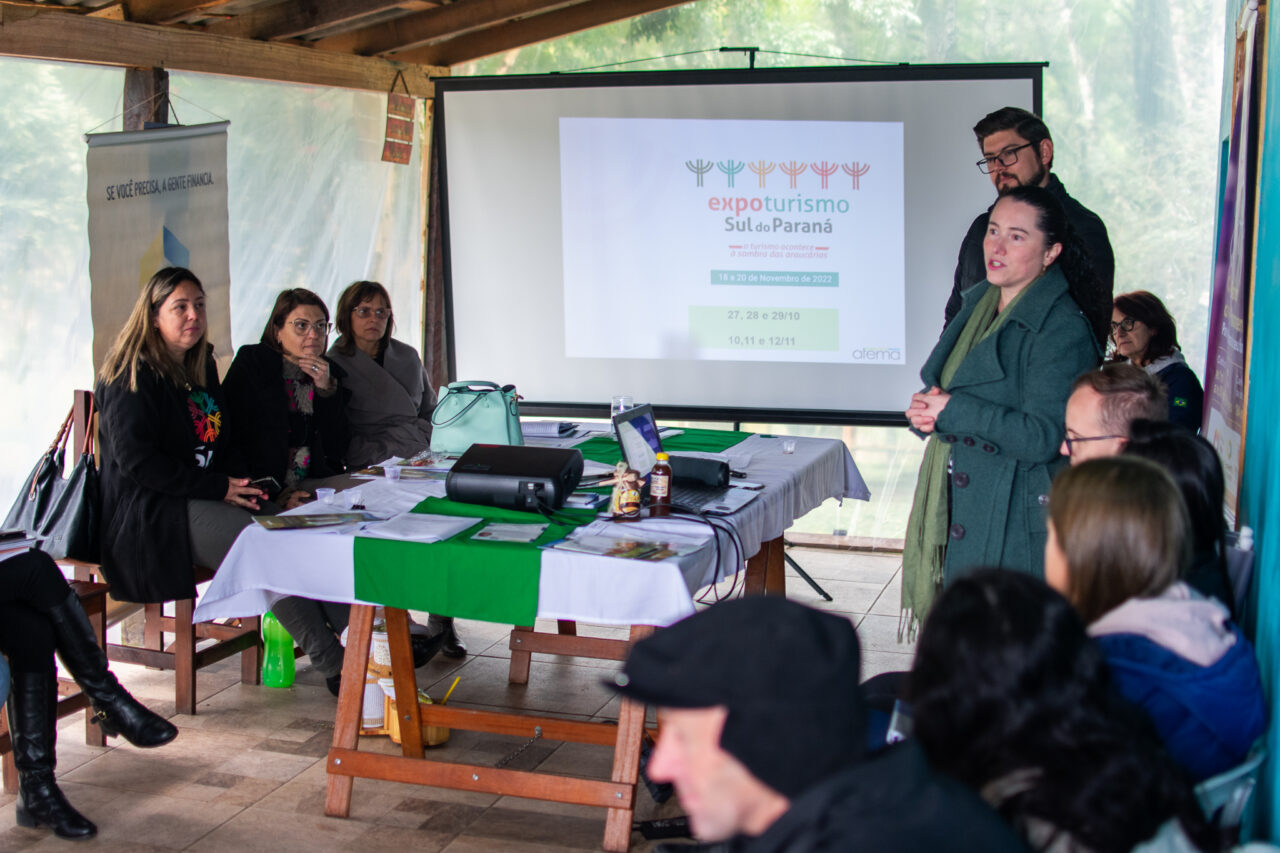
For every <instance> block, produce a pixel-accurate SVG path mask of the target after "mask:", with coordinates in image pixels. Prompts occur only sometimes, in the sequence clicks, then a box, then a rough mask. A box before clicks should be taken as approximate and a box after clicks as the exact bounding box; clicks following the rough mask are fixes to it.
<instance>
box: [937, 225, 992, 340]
mask: <svg viewBox="0 0 1280 853" xmlns="http://www.w3.org/2000/svg"><path fill="white" fill-rule="evenodd" d="M989 214H990V211H985V212H983V213H982V214H980V215H979V216H978V217H977V218H976V219H974V220H973V222H972V223H970V224H969V230H968V231H966V232H965V235H964V240H963V241H962V242H961V243H960V255H959V256H958V257H957V258H956V273H955V278H954V281H953V283H952V287H951V298H949V299H948V300H947V308H946V311H945V312H944V319H943V323H942V328H944V329H945V328H946V327H947V326H949V325H951V321H952V320H954V319H955V318H956V314H958V313H960V305H961V294H963V293H964V292H965V291H966V290H968V289H969V288H971V287H973V286H974V285H975V284H977V283H978V282H980V281H983V280H984V279H986V277H987V271H986V259H985V258H984V257H983V254H982V239H983V237H985V236H986V233H987V216H988V215H989Z"/></svg>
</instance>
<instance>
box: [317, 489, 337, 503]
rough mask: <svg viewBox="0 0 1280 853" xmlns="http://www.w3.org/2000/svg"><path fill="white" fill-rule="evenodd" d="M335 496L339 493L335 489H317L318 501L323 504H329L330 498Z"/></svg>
mask: <svg viewBox="0 0 1280 853" xmlns="http://www.w3.org/2000/svg"><path fill="white" fill-rule="evenodd" d="M335 494H337V493H336V492H335V491H334V490H333V489H324V488H320V489H316V500H318V501H320V502H322V503H328V502H329V498H331V497H333V496H334V495H335Z"/></svg>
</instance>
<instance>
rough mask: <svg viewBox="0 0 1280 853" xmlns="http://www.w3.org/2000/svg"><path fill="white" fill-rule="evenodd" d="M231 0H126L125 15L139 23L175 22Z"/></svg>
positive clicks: (223, 4)
mask: <svg viewBox="0 0 1280 853" xmlns="http://www.w3.org/2000/svg"><path fill="white" fill-rule="evenodd" d="M229 2H231V0H126V2H125V4H124V5H125V9H126V10H128V14H127V16H126V17H128V19H129V20H130V21H134V22H136V23H139V24H176V23H177V22H179V21H182V20H185V19H187V18H190V17H191V16H192V15H194V14H196V13H198V12H205V11H207V10H209V9H213V8H215V7H217V6H225V5H226V4H227V3H229Z"/></svg>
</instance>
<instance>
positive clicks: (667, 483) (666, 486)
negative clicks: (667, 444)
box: [649, 453, 671, 517]
mask: <svg viewBox="0 0 1280 853" xmlns="http://www.w3.org/2000/svg"><path fill="white" fill-rule="evenodd" d="M667 459H668V457H667V454H665V453H659V454H658V461H657V462H655V463H654V465H653V470H651V471H650V472H649V515H651V516H655V517H656V516H663V515H671V463H670V462H669V461H667Z"/></svg>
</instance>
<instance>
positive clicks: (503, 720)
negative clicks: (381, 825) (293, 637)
mask: <svg viewBox="0 0 1280 853" xmlns="http://www.w3.org/2000/svg"><path fill="white" fill-rule="evenodd" d="M782 555H783V543H782V537H781V536H779V537H777V538H776V539H772V540H770V541H768V542H766V543H765V544H764V546H763V547H762V548H761V549H760V552H759V553H757V554H756V555H755V556H754V557H752V558H751V559H750V560H748V561H747V568H746V573H745V574H746V577H745V584H746V591H747V593H748V594H756V595H759V594H768V595H785V594H786V579H785V576H784V574H783V568H784V562H783V556H782ZM375 610H376V608H375V607H374V606H372V605H368V604H356V605H352V607H351V620H350V623H349V624H348V627H347V653H346V657H345V660H344V662H343V666H342V687H341V689H340V691H339V694H338V710H337V716H336V717H335V719H334V731H333V746H332V748H330V750H329V756H328V759H327V767H326V770H327V772H328V783H327V788H326V791H325V801H324V811H325V814H327V815H330V816H333V817H347V816H348V814H349V813H350V810H351V791H352V785H353V783H354V781H355V779H356V778H364V779H385V780H389V781H392V782H408V783H412V784H416V785H434V786H438V787H444V788H453V789H455V790H460V791H476V792H480V793H485V794H496V795H498V796H515V797H527V798H530V799H537V800H552V801H555V802H561V803H574V804H577V805H584V806H599V807H601V808H604V809H607V810H608V813H607V817H606V818H605V829H604V843H603V847H604V849H605V850H610V851H626V850H628V849H629V848H630V845H631V825H632V818H633V815H634V813H635V802H636V791H637V789H638V787H639V778H640V745H641V741H642V740H643V738H644V715H645V708H644V706H643V705H641V704H639V703H637V702H633V701H631V700H629V699H625V698H624V699H623V700H622V706H621V710H620V711H619V713H618V722H617V725H614V724H612V723H599V722H581V721H574V720H564V719H560V718H556V717H545V716H538V715H534V714H512V713H502V712H494V711H478V710H470V709H466V708H450V707H447V706H443V705H427V706H420V705H419V704H418V703H417V702H403V701H401V702H397V703H396V712H397V713H398V714H399V715H400V721H399V722H400V733H401V753H402V754H401V755H382V754H374V753H368V752H360V751H359V749H358V748H357V746H358V742H359V736H360V720H361V710H362V707H363V704H364V684H365V673H366V671H367V669H368V665H369V648H370V642H371V640H372V636H373V619H374V612H375ZM384 612H385V615H386V623H387V641H388V643H389V645H390V650H391V672H392V678H393V680H394V681H395V689H396V696H397V697H404V696H413V697H416V696H417V695H418V682H417V674H416V673H415V671H414V668H413V650H412V648H411V646H410V640H409V619H408V612H407V611H405V610H401V609H398V608H393V607H387V608H384ZM558 628H559V630H558V632H557V633H549V632H540V631H535V630H534V629H533V628H532V627H531V626H518V627H516V628H514V629H513V630H512V632H511V637H510V644H511V669H510V675H509V681H510V682H511V683H512V684H527V683H528V681H529V664H530V659H531V656H532V654H533V653H534V652H546V653H550V654H559V655H577V656H581V657H591V658H598V659H603V660H617V661H621V660H625V659H626V657H627V654H628V653H629V652H630V650H631V646H632V644H634V643H635V642H636V641H637V640H640V639H643V638H644V637H647V636H648V635H649V634H651V633H653V630H654V629H653V627H652V626H647V625H634V626H632V627H631V632H630V637H629V639H627V640H616V639H608V638H600V637H580V636H578V635H577V632H576V625H575V623H573V622H568V621H560V622H559V623H558ZM423 725H432V726H447V727H449V728H455V729H463V730H467V731H480V732H489V733H492V734H504V735H517V736H521V737H528V738H534V737H538V738H543V739H546V740H554V741H568V742H571V743H588V744H596V745H598V746H612V747H613V769H612V772H611V774H610V778H609V781H607V782H606V781H596V780H591V779H582V778H578V777H575V776H563V775H559V774H552V773H539V772H533V771H527V770H507V769H504V768H493V767H480V766H476V765H469V764H455V763H452V762H445V761H437V760H434V759H428V758H424V757H423V752H424V746H423V741H422V726H423Z"/></svg>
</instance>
